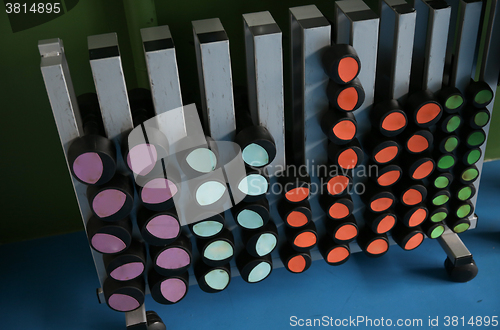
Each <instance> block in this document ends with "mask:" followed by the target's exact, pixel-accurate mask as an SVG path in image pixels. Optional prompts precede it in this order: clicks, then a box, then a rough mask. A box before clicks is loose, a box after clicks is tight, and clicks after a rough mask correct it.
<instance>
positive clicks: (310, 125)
mask: <svg viewBox="0 0 500 330" xmlns="http://www.w3.org/2000/svg"><path fill="white" fill-rule="evenodd" d="M289 10H290V31H291V65H292V70H291V72H292V122H293V124H294V131H293V134H292V145H291V147H292V148H293V153H294V154H296V159H295V160H294V165H295V166H302V165H305V166H306V168H307V171H308V173H309V175H310V177H311V187H312V188H313V189H315V188H317V187H320V183H319V178H318V175H317V173H316V172H315V168H317V165H322V164H326V162H327V160H328V156H327V146H328V139H327V137H326V135H325V134H324V133H323V131H322V130H321V126H320V122H321V117H322V115H323V113H324V112H325V111H328V98H327V96H326V92H325V91H326V87H327V85H328V81H329V78H328V76H327V75H326V73H325V70H324V69H323V65H322V63H321V56H322V55H323V51H324V50H325V49H326V48H327V47H329V46H330V45H331V26H330V23H329V22H328V20H327V19H326V18H325V17H324V16H323V14H322V13H321V12H320V11H319V10H318V8H317V7H316V6H315V5H309V6H301V7H294V8H290V9H289ZM300 123H303V126H302V125H301V124H300ZM289 162H290V160H289ZM314 195H319V191H316V192H313V193H311V197H312V198H310V199H309V203H310V205H311V211H312V216H313V220H314V221H316V220H317V219H319V218H321V217H322V216H323V211H322V210H321V207H320V205H319V202H318V198H317V197H314Z"/></svg>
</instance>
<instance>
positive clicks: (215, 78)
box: [192, 18, 236, 141]
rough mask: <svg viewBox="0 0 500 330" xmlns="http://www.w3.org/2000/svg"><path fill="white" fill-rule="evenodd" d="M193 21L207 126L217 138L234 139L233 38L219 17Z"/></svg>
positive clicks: (220, 139)
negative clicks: (228, 34) (231, 47)
mask: <svg viewBox="0 0 500 330" xmlns="http://www.w3.org/2000/svg"><path fill="white" fill-rule="evenodd" d="M192 24H193V33H194V44H195V50H196V61H197V63H198V77H199V79H198V80H199V83H200V92H201V104H202V113H203V122H204V128H205V130H207V131H206V133H208V134H209V135H210V136H211V137H212V138H213V139H215V140H218V141H233V140H234V137H235V134H236V121H235V118H234V99H233V80H232V76H231V59H230V55H229V39H228V38H227V34H226V31H225V30H224V27H223V26H222V24H221V22H220V20H219V19H218V18H213V19H205V20H200V21H193V22H192Z"/></svg>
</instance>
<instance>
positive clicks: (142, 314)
mask: <svg viewBox="0 0 500 330" xmlns="http://www.w3.org/2000/svg"><path fill="white" fill-rule="evenodd" d="M125 321H126V324H127V330H166V329H167V327H166V326H165V323H163V321H162V319H161V318H160V317H159V316H158V314H157V313H156V312H154V311H147V312H146V309H145V308H144V305H142V306H141V307H140V308H138V309H136V310H135V311H132V312H127V313H125Z"/></svg>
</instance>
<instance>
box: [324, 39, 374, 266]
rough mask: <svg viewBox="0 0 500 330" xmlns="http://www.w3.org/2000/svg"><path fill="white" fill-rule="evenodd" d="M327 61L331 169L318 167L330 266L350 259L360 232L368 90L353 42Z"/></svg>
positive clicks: (331, 50) (332, 52) (327, 131)
mask: <svg viewBox="0 0 500 330" xmlns="http://www.w3.org/2000/svg"><path fill="white" fill-rule="evenodd" d="M322 63H323V67H324V69H325V72H326V74H327V75H328V77H329V78H330V81H329V83H328V86H327V96H328V100H329V104H330V107H329V109H328V111H327V112H325V114H324V115H323V117H322V118H321V128H322V130H323V132H324V133H325V135H326V136H327V137H328V164H327V166H326V171H324V172H321V171H318V172H321V173H318V176H319V177H320V179H321V180H322V184H323V189H322V195H321V196H320V205H321V207H322V208H323V210H324V211H325V213H326V217H325V220H324V225H325V228H326V235H325V236H324V237H323V238H322V239H321V241H320V244H319V250H320V252H321V254H322V256H323V258H324V260H325V261H326V262H327V263H328V264H330V265H341V264H343V263H345V262H346V261H347V260H348V259H349V256H350V248H349V243H350V242H351V241H353V240H354V239H356V237H357V236H358V225H357V222H356V219H355V217H354V215H353V210H354V204H353V200H352V198H351V196H350V193H351V188H352V185H353V170H354V169H355V168H356V167H357V166H358V165H360V164H361V163H362V162H363V159H364V153H363V150H362V149H361V145H360V143H359V141H358V139H357V138H356V133H357V122H356V118H355V116H354V113H353V112H354V111H355V110H357V109H358V108H359V107H360V106H361V105H362V104H363V102H364V96H365V93H364V90H363V87H362V85H361V83H360V81H359V79H358V78H357V76H358V74H359V72H360V70H361V63H360V60H359V57H358V56H357V54H356V51H355V50H354V48H353V47H352V46H350V45H347V44H334V45H332V46H331V47H329V48H328V49H327V50H326V51H325V53H324V54H323V57H322Z"/></svg>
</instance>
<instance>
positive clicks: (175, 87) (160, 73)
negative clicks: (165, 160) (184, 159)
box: [141, 25, 187, 145]
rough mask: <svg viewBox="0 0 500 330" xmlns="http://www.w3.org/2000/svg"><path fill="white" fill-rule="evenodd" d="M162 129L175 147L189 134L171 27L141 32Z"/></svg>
mask: <svg viewBox="0 0 500 330" xmlns="http://www.w3.org/2000/svg"><path fill="white" fill-rule="evenodd" d="M141 36H142V45H143V49H144V55H145V57H146V65H147V68H148V75H149V84H150V87H151V94H152V97H153V103H154V107H155V112H156V115H158V117H157V119H158V121H159V123H158V124H159V125H158V126H159V129H160V131H162V132H163V134H165V136H166V137H167V139H168V140H169V143H170V144H171V145H172V144H174V143H175V142H177V141H178V140H180V139H181V138H183V137H185V136H186V135H187V133H186V120H185V118H184V111H183V108H182V95H181V88H180V83H179V72H178V71H177V59H176V57H175V47H174V42H173V40H172V35H171V34H170V29H169V27H168V26H167V25H164V26H158V27H151V28H145V29H141Z"/></svg>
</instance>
